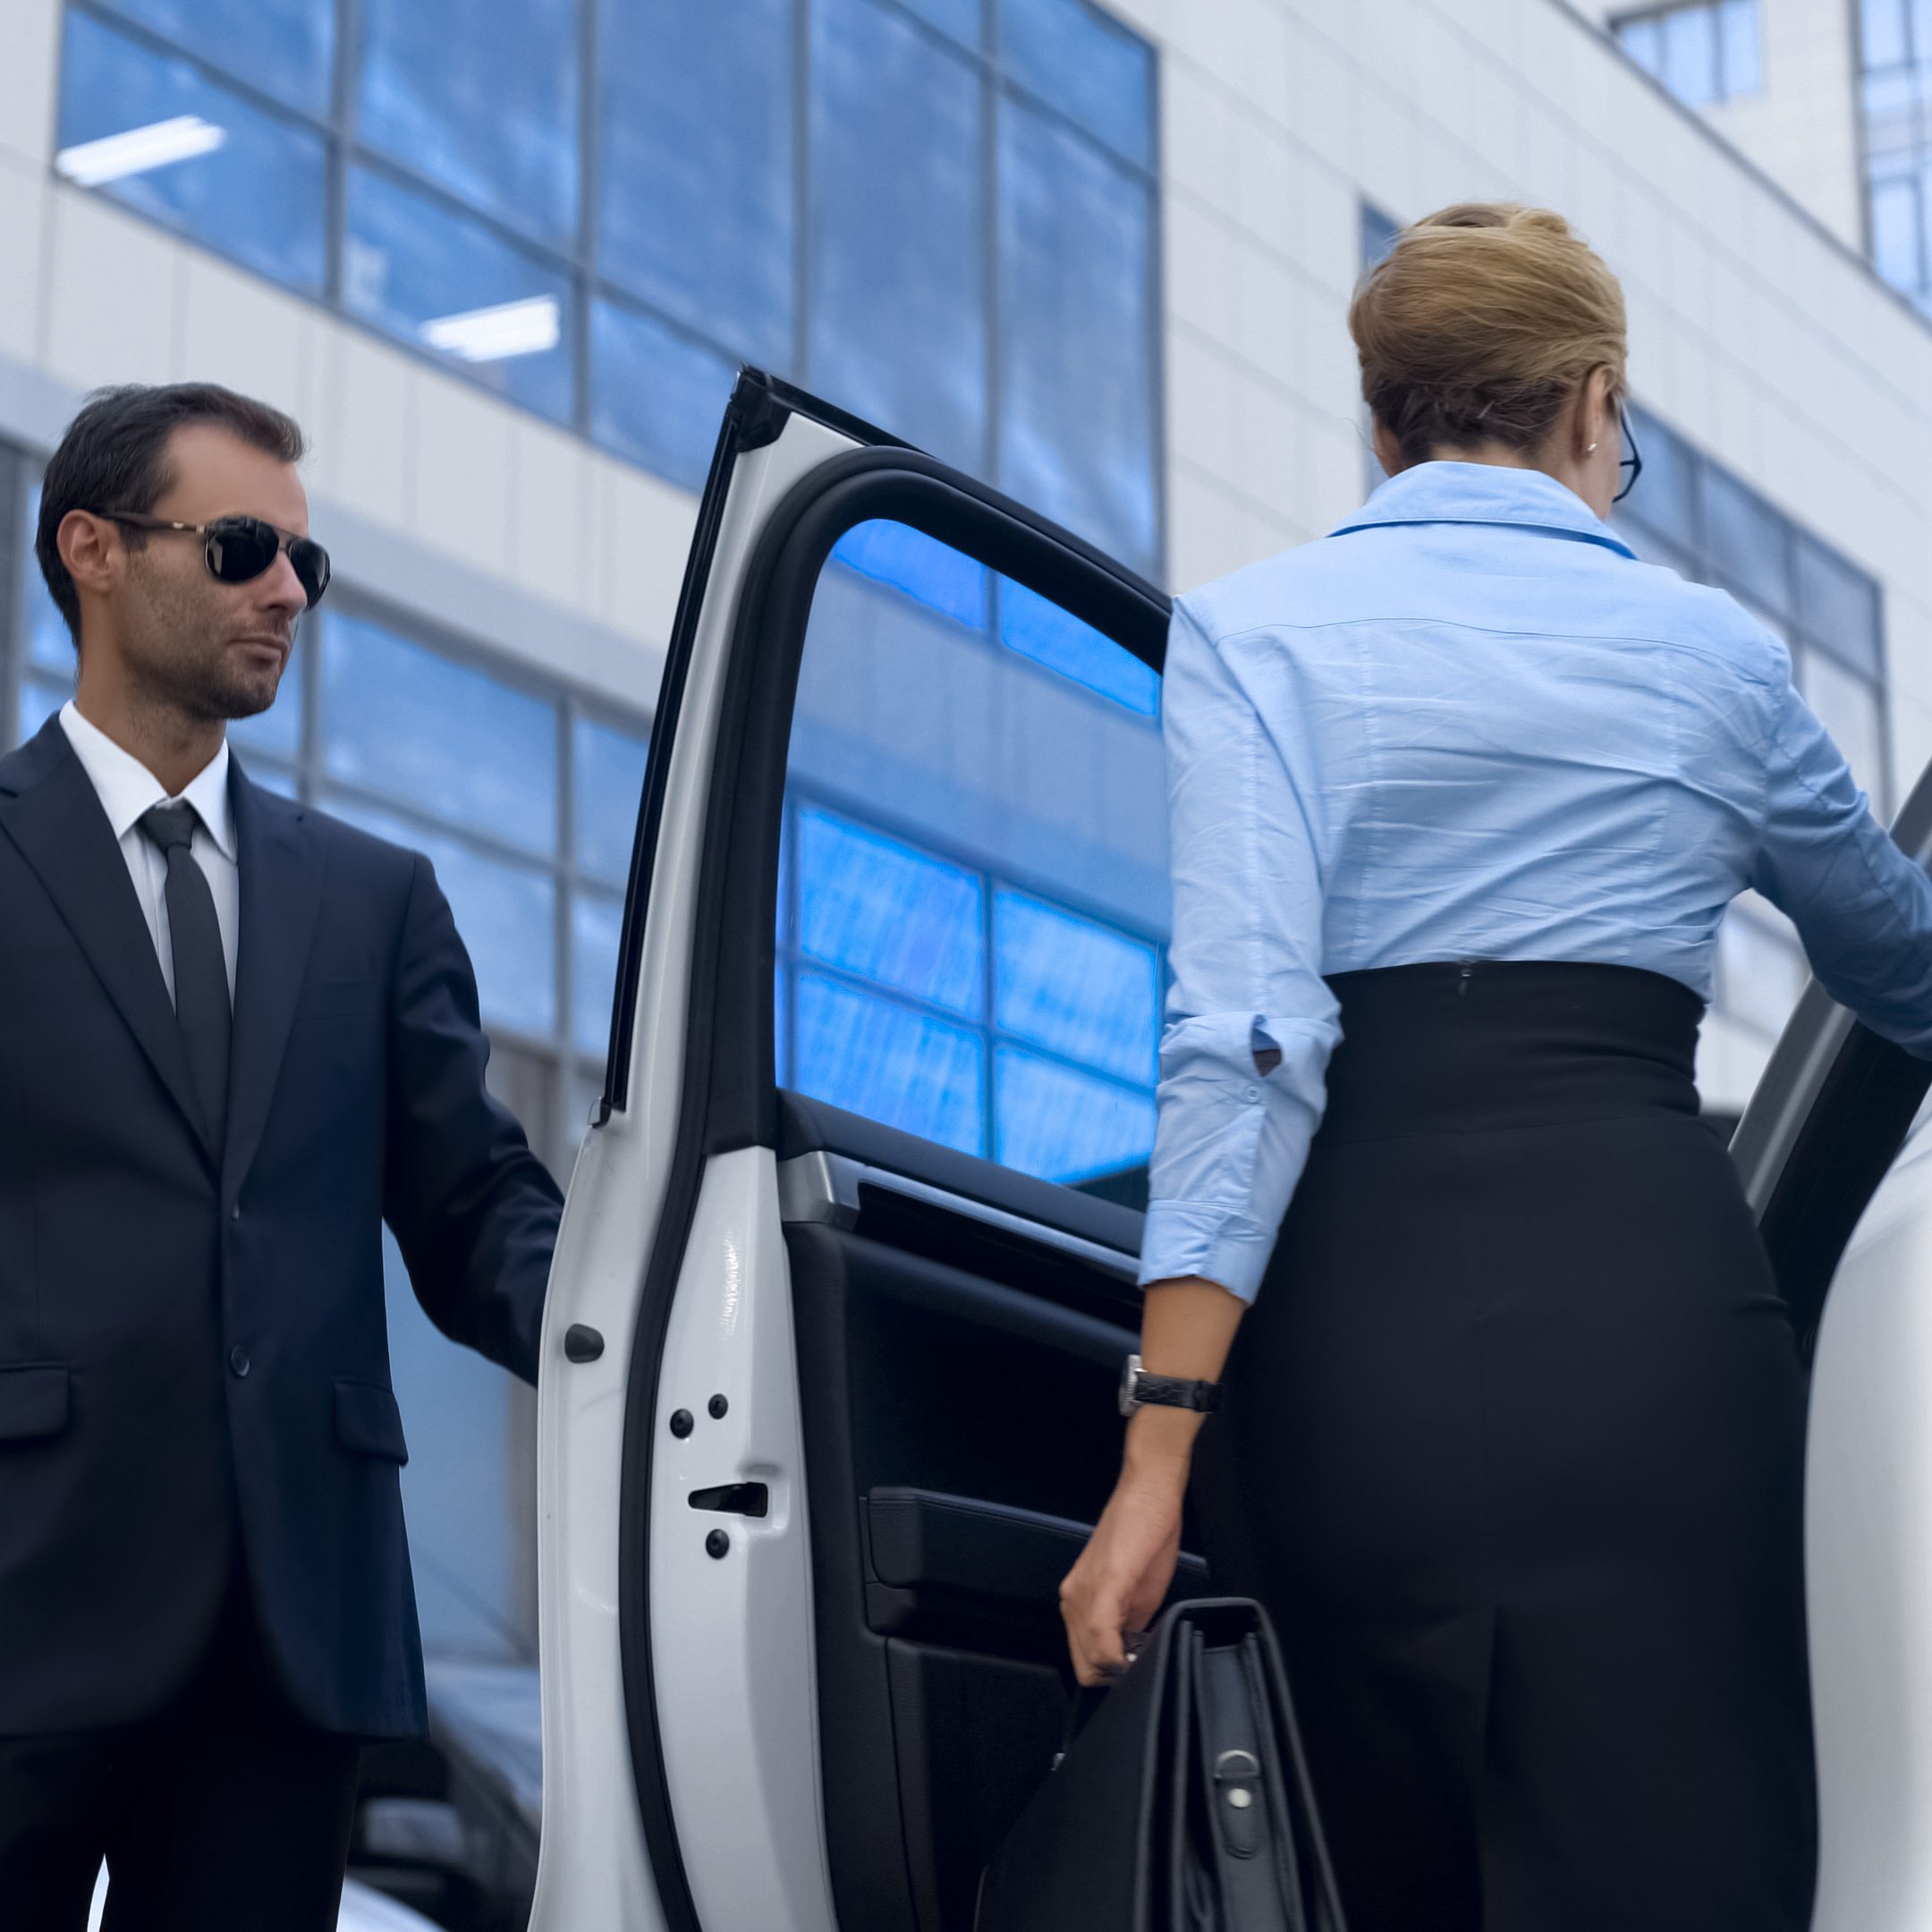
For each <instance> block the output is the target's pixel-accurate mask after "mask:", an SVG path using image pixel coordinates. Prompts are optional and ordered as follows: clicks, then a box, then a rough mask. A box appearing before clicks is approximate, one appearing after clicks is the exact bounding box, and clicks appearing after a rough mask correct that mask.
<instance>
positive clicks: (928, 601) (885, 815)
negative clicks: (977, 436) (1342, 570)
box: [774, 522, 1167, 1195]
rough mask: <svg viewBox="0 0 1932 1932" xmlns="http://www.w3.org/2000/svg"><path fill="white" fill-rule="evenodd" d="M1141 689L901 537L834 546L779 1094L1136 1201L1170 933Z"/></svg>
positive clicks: (1155, 749)
mask: <svg viewBox="0 0 1932 1932" xmlns="http://www.w3.org/2000/svg"><path fill="white" fill-rule="evenodd" d="M1158 693H1159V681H1158V679H1157V677H1156V675H1155V674H1154V673H1153V672H1152V671H1150V670H1149V669H1148V667H1147V666H1146V665H1143V664H1141V663H1140V661H1139V660H1138V659H1137V658H1135V657H1132V656H1131V654H1130V653H1129V652H1128V651H1126V650H1125V649H1123V648H1122V647H1121V646H1119V645H1117V644H1115V643H1114V642H1113V640H1110V639H1108V638H1106V637H1104V636H1103V635H1101V634H1100V633H1099V632H1098V631H1094V630H1093V629H1091V628H1090V627H1089V626H1088V625H1086V624H1084V623H1081V622H1080V620H1079V619H1077V618H1075V617H1073V616H1072V614H1070V613H1068V612H1066V611H1064V610H1063V609H1062V608H1061V607H1060V606H1057V605H1055V604H1054V603H1053V602H1052V601H1051V600H1050V599H1047V598H1046V597H1040V596H1038V595H1037V594H1036V593H1034V592H1032V591H1030V590H1027V589H1023V588H1022V587H1021V586H1020V585H1018V584H1016V583H1014V582H1013V581H1012V580H1008V579H1004V578H1002V577H1001V576H999V575H998V574H997V573H996V572H991V571H989V570H987V569H986V568H985V567H984V566H983V565H981V564H979V563H977V562H975V561H974V560H973V559H972V558H971V557H970V556H967V555H963V554H962V553H961V552H959V551H957V550H954V549H952V548H949V547H947V546H945V545H944V544H941V543H938V542H936V541H935V540H934V539H933V538H929V537H927V536H924V535H922V534H920V533H919V532H918V531H916V530H911V529H910V528H908V527H907V526H905V525H902V524H898V523H889V522H870V523H864V524H860V526H859V527H858V528H857V529H855V530H852V531H850V532H848V533H847V535H846V536H845V537H844V538H843V539H842V540H841V542H840V543H839V545H838V547H837V548H836V549H835V552H834V554H833V556H832V559H831V561H830V562H829V563H827V565H826V569H825V572H824V573H823V574H822V576H821V577H820V580H819V582H818V589H817V592H816V596H815V599H814V603H813V608H812V616H811V623H810V628H809V632H808V635H807V640H806V647H805V655H804V661H803V665H802V666H801V675H800V683H799V698H798V707H797V710H796V713H795V716H794V720H793V726H792V742H791V752H790V767H789V770H788V775H787V776H788V784H787V797H786V808H785V832H784V852H783V857H782V864H781V882H780V893H779V905H778V933H777V938H778V960H779V966H778V974H777V983H776V985H775V989H774V991H775V1018H776V1027H777V1040H778V1078H779V1081H780V1084H781V1085H784V1086H787V1087H790V1088H792V1089H795V1090H797V1091H799V1092H801V1093H805V1094H809V1095H812V1096H814V1097H818V1098H821V1099H824V1100H827V1101H830V1102H832V1103H833V1104H834V1105H835V1106H843V1107H846V1108H848V1109H850V1110H852V1111H853V1112H856V1113H860V1114H866V1115H868V1116H869V1117H870V1118H873V1119H876V1120H879V1121H882V1122H884V1123H887V1124H889V1125H892V1126H894V1127H898V1128H901V1129H902V1130H904V1131H909V1132H912V1133H916V1134H919V1135H921V1136H923V1137H924V1138H926V1139H928V1140H935V1141H937V1142H939V1143H941V1144H942V1145H944V1146H946V1147H951V1148H959V1149H962V1151H965V1152H969V1153H974V1154H979V1155H982V1156H985V1157H988V1158H990V1159H994V1160H997V1161H1000V1162H1002V1163H1003V1164H1004V1165H1008V1166H1012V1167H1015V1168H1019V1169H1021V1170H1023V1171H1024V1172H1026V1173H1029V1174H1038V1175H1042V1176H1044V1177H1046V1178H1047V1179H1050V1180H1055V1181H1059V1182H1072V1183H1076V1184H1078V1183H1092V1182H1106V1181H1107V1180H1108V1178H1109V1177H1114V1178H1118V1177H1120V1176H1122V1175H1123V1174H1125V1175H1127V1176H1129V1177H1130V1180H1129V1183H1128V1185H1129V1192H1130V1195H1131V1176H1132V1174H1133V1173H1134V1171H1135V1170H1136V1169H1138V1168H1140V1166H1141V1165H1143V1164H1144V1163H1145V1161H1146V1158H1147V1155H1148V1149H1149V1148H1150V1147H1151V1145H1152V1142H1153V1131H1154V1081H1155V1055H1156V1048H1157V1041H1158V1036H1159V1029H1160V1002H1161V996H1162V987H1163V975H1164V945H1165V938H1166V932H1167V880H1166V789H1165V765H1164V761H1163V756H1162V751H1161V743H1160V735H1159V730H1158V724H1157V708H1158Z"/></svg>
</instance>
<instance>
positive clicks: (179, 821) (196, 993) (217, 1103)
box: [140, 805, 234, 1148]
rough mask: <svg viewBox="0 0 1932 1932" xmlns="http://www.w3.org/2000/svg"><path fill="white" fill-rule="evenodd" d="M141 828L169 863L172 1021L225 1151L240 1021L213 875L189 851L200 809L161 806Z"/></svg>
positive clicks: (211, 1134) (204, 1108)
mask: <svg viewBox="0 0 1932 1932" xmlns="http://www.w3.org/2000/svg"><path fill="white" fill-rule="evenodd" d="M140 828H141V830H142V832H144V833H145V834H146V835H147V836H148V838H149V839H151V840H152V841H153V842H154V843H156V844H157V845H158V846H159V847H160V848H161V852H162V855H163V857H165V859H166V860H167V913H168V931H169V936H170V937H171V939H172V941H173V943H174V1017H175V1018H176V1019H177V1020H178V1021H180V1022H181V1030H182V1039H183V1040H185V1041H186V1042H187V1046H188V1068H189V1072H190V1073H191V1075H192V1076H193V1079H194V1086H195V1094H196V1097H198V1098H199V1101H200V1103H201V1112H202V1115H203V1118H204V1120H205V1123H206V1124H207V1127H208V1135H209V1138H210V1139H211V1140H212V1141H213V1143H214V1145H215V1146H216V1147H217V1148H219V1147H220V1146H221V1145H222V1142H223V1139H224V1137H225V1134H226V1132H227V1130H228V1036H229V1033H230V1030H231V1029H232V1028H233V1023H234V1021H233V1012H232V1010H231V1008H230V1005H229V1000H228V962H227V959H226V956H225V954H224V953H223V952H222V936H221V921H220V920H219V919H216V916H215V894H213V893H212V892H211V891H209V889H208V875H207V874H206V873H205V872H204V871H202V869H201V868H200V867H199V865H198V864H197V863H196V862H195V857H194V854H193V852H191V851H190V850H189V847H190V845H191V843H192V841H193V838H194V828H195V809H194V807H193V806H192V805H157V806H155V807H153V808H152V809H150V810H148V811H145V812H143V813H142V814H141V818H140Z"/></svg>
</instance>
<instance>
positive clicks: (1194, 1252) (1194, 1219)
mask: <svg viewBox="0 0 1932 1932" xmlns="http://www.w3.org/2000/svg"><path fill="white" fill-rule="evenodd" d="M1279 1232H1280V1230H1279V1229H1276V1228H1271V1227H1270V1228H1263V1227H1258V1226H1256V1225H1255V1224H1254V1223H1253V1222H1252V1221H1249V1220H1246V1219H1244V1218H1243V1217H1242V1216H1239V1215H1231V1214H1229V1213H1228V1212H1227V1211H1226V1210H1225V1209H1224V1208H1203V1207H1200V1206H1199V1205H1198V1204H1196V1203H1194V1202H1192V1201H1180V1200H1165V1201H1164V1200H1157V1201H1153V1202H1151V1203H1149V1205H1148V1211H1147V1223H1146V1229H1145V1232H1144V1233H1143V1234H1142V1235H1141V1239H1140V1285H1141V1286H1142V1287H1143V1288H1145V1287H1146V1286H1147V1285H1148V1284H1149V1283H1150V1282H1160V1281H1177V1280H1179V1279H1180V1278H1181V1277H1182V1276H1183V1275H1199V1276H1200V1277H1201V1278H1202V1279H1203V1280H1204V1281H1211V1282H1213V1283H1214V1284H1216V1286H1217V1287H1222V1288H1225V1289H1226V1290H1227V1291H1228V1292H1229V1293H1230V1294H1232V1295H1234V1296H1236V1297H1237V1298H1238V1299H1240V1300H1241V1301H1250V1302H1251V1301H1253V1300H1254V1298H1255V1293H1256V1291H1257V1290H1258V1289H1259V1287H1260V1285H1261V1276H1262V1274H1263V1272H1264V1271H1265V1270H1266V1269H1267V1264H1268V1257H1269V1256H1270V1255H1271V1254H1273V1253H1274V1251H1275V1235H1276V1234H1277V1233H1279Z"/></svg>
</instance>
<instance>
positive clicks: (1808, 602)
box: [1798, 532, 1884, 678]
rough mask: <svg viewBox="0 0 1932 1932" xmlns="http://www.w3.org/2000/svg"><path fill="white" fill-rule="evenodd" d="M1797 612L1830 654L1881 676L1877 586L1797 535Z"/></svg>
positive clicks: (1872, 675)
mask: <svg viewBox="0 0 1932 1932" xmlns="http://www.w3.org/2000/svg"><path fill="white" fill-rule="evenodd" d="M1798 615H1799V618H1800V620H1801V622H1802V623H1803V624H1804V627H1805V629H1806V630H1807V631H1809V632H1810V633H1811V635H1812V636H1813V637H1814V638H1816V639H1817V640H1818V642H1819V643H1820V644H1822V645H1823V646H1824V647H1825V648H1826V650H1828V651H1830V652H1831V654H1832V655H1833V656H1834V657H1837V658H1839V659H1840V660H1841V661H1842V662H1843V663H1845V664H1848V665H1852V667H1853V668H1854V669H1856V670H1859V671H1862V672H1863V673H1864V674H1865V675H1866V676H1867V677H1870V678H1877V677H1880V676H1882V675H1883V674H1884V665H1883V653H1882V648H1881V644H1880V637H1881V627H1880V625H1879V622H1878V586H1877V584H1875V583H1874V582H1873V581H1872V580H1871V579H1870V578H1869V577H1868V576H1867V575H1866V574H1865V573H1864V572H1863V571H1860V570H1855V569H1853V568H1852V565H1851V564H1849V563H1846V562H1845V560H1844V559H1843V557H1842V556H1840V555H1837V554H1836V552H1835V551H1833V550H1830V549H1827V548H1826V546H1825V545H1823V544H1821V543H1819V542H1818V540H1817V538H1812V537H1807V536H1805V535H1804V534H1803V533H1802V532H1800V533H1799V536H1798Z"/></svg>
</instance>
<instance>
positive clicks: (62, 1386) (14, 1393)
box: [0, 1362, 67, 1443]
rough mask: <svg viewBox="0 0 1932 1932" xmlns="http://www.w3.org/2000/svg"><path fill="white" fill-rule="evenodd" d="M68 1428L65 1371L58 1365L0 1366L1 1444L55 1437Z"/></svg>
mask: <svg viewBox="0 0 1932 1932" xmlns="http://www.w3.org/2000/svg"><path fill="white" fill-rule="evenodd" d="M66 1427H67V1369H66V1367H65V1365H64V1363H61V1362H19V1363H15V1364H12V1365H7V1364H0V1443H7V1442H26V1441H30V1439H31V1438H33V1437H34V1436H57V1435H59V1434H60V1432H61V1431H62V1430H63V1429H64V1428H66Z"/></svg>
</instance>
